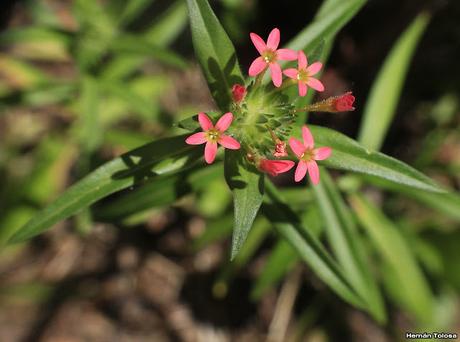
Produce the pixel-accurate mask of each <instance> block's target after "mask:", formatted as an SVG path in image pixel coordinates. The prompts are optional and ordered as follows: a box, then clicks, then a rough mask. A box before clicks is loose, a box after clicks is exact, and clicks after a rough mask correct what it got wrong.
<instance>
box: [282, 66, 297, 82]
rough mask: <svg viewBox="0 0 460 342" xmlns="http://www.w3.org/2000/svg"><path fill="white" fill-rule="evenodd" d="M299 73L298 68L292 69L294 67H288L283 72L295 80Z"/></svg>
mask: <svg viewBox="0 0 460 342" xmlns="http://www.w3.org/2000/svg"><path fill="white" fill-rule="evenodd" d="M298 73H299V72H298V71H297V69H292V68H291V69H286V70H284V71H283V74H285V75H286V76H287V77H289V78H293V79H295V80H296V79H297V74H298Z"/></svg>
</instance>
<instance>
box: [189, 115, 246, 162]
mask: <svg viewBox="0 0 460 342" xmlns="http://www.w3.org/2000/svg"><path fill="white" fill-rule="evenodd" d="M198 121H199V123H200V126H201V128H202V129H203V132H198V133H195V134H192V135H191V136H189V137H188V138H187V139H186V140H185V142H186V143H187V144H189V145H201V144H204V143H206V146H205V148H204V159H205V160H206V163H208V164H211V163H212V162H213V161H214V159H215V158H216V154H217V144H218V143H219V144H220V145H222V146H223V147H224V148H228V149H231V150H238V149H239V148H240V143H239V142H238V141H236V140H235V139H233V138H232V137H230V136H228V135H225V134H223V133H224V132H225V131H226V130H227V129H228V127H230V124H231V123H232V121H233V114H232V113H226V114H224V115H223V116H222V117H221V118H220V119H219V120H218V121H217V123H216V125H215V126H214V125H213V124H212V121H211V119H209V117H208V116H207V115H206V114H205V113H199V114H198Z"/></svg>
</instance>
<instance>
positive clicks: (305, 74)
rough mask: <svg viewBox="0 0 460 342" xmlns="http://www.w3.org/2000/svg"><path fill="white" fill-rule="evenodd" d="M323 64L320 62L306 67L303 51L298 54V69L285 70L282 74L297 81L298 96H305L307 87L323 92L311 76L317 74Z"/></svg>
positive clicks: (305, 57)
mask: <svg viewBox="0 0 460 342" xmlns="http://www.w3.org/2000/svg"><path fill="white" fill-rule="evenodd" d="M322 67H323V64H322V63H321V62H315V63H313V64H312V65H310V66H308V61H307V56H305V53H304V52H303V51H299V52H298V68H297V69H294V68H291V69H286V70H284V71H283V73H284V74H285V75H286V76H287V77H289V78H292V79H294V80H296V81H297V83H298V87H299V95H300V96H305V95H307V90H308V87H311V88H313V89H315V90H317V91H323V90H324V86H323V84H322V83H321V82H320V81H318V80H317V79H316V78H313V77H312V76H313V75H315V74H317V73H318V72H319V71H320V70H321V68H322Z"/></svg>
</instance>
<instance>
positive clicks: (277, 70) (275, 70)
mask: <svg viewBox="0 0 460 342" xmlns="http://www.w3.org/2000/svg"><path fill="white" fill-rule="evenodd" d="M270 71H271V72H272V81H273V84H274V85H275V87H280V86H281V83H283V73H282V72H281V67H280V66H279V64H278V63H270Z"/></svg>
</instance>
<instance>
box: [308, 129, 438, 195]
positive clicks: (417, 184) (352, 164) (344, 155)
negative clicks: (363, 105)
mask: <svg viewBox="0 0 460 342" xmlns="http://www.w3.org/2000/svg"><path fill="white" fill-rule="evenodd" d="M309 128H310V129H311V132H312V134H313V136H314V137H315V142H316V143H317V144H318V145H320V146H329V147H332V155H331V157H330V158H328V159H326V160H325V161H323V162H321V163H322V164H323V165H326V166H328V167H332V168H335V169H340V170H348V171H354V172H358V173H362V174H366V175H372V176H377V177H380V178H383V179H386V180H389V181H392V182H394V183H399V184H403V185H407V186H410V187H413V188H417V189H422V190H427V191H433V192H444V190H442V189H441V188H439V187H438V186H437V185H436V183H435V182H434V181H433V180H431V179H430V178H429V177H427V176H425V175H424V174H422V173H421V172H419V171H417V170H415V169H414V168H412V167H411V166H409V165H407V164H405V163H403V162H401V161H399V160H397V159H394V158H392V157H389V156H387V155H385V154H383V153H380V152H372V151H370V150H368V149H366V148H364V147H363V146H362V145H360V144H359V143H358V142H356V141H355V140H353V139H350V138H348V137H347V136H345V135H343V134H341V133H339V132H337V131H334V130H331V129H329V128H325V127H319V126H313V125H310V126H309Z"/></svg>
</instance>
